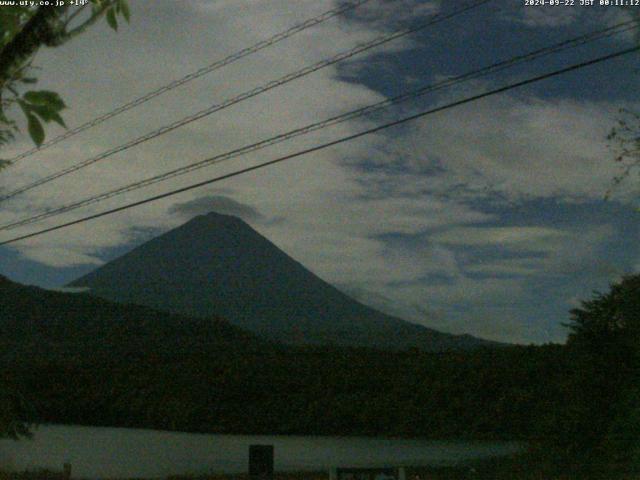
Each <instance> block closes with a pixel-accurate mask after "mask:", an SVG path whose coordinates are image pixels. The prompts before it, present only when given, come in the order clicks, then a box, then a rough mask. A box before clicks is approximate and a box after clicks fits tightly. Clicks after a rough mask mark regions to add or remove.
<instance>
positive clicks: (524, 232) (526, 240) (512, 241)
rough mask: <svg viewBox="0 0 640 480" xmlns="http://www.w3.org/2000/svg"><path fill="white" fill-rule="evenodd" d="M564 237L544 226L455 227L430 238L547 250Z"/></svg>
mask: <svg viewBox="0 0 640 480" xmlns="http://www.w3.org/2000/svg"><path fill="white" fill-rule="evenodd" d="M564 237H565V233H564V232H562V231H559V230H556V229H552V228H545V227H456V228H452V229H449V230H446V231H444V232H440V233H436V234H434V235H432V236H431V239H432V240H433V241H435V242H441V243H446V244H449V245H467V246H500V247H503V248H508V249H517V250H527V251H548V250H553V249H555V248H556V247H557V245H558V241H562V240H563V238H564Z"/></svg>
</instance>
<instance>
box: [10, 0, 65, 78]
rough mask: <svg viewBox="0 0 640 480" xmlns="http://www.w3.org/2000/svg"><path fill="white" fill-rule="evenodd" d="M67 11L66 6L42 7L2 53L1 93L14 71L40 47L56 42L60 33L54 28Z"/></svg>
mask: <svg viewBox="0 0 640 480" xmlns="http://www.w3.org/2000/svg"><path fill="white" fill-rule="evenodd" d="M65 10H66V7H64V6H61V7H44V6H43V7H40V8H39V9H38V11H37V12H36V13H35V14H34V15H33V16H32V17H31V18H30V19H29V20H28V21H27V23H26V24H25V26H24V27H23V28H22V30H20V32H18V33H17V34H16V36H15V37H13V39H11V41H10V42H9V43H7V45H5V47H4V48H3V49H2V51H0V91H1V90H2V88H3V87H4V85H5V84H6V82H7V81H8V80H9V79H10V78H11V76H12V74H13V71H14V69H16V68H19V67H20V66H21V65H22V64H23V63H24V62H25V61H26V60H28V59H29V58H30V57H31V56H32V55H33V54H35V53H36V52H37V51H38V49H39V48H40V46H42V45H43V44H45V45H46V44H49V43H50V42H53V41H54V40H55V37H56V36H57V35H59V32H57V31H56V29H55V28H54V22H55V20H57V19H58V17H59V16H60V15H61V14H62V13H64V11H65Z"/></svg>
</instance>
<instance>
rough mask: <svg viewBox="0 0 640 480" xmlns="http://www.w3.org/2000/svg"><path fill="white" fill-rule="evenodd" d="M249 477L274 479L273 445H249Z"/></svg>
mask: <svg viewBox="0 0 640 480" xmlns="http://www.w3.org/2000/svg"><path fill="white" fill-rule="evenodd" d="M249 478H250V479H251V480H273V445H249Z"/></svg>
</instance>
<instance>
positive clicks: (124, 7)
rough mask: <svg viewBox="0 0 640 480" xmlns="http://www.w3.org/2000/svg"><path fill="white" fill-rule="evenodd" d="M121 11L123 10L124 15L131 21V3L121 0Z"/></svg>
mask: <svg viewBox="0 0 640 480" xmlns="http://www.w3.org/2000/svg"><path fill="white" fill-rule="evenodd" d="M119 4H120V11H121V12H122V16H123V17H124V19H125V20H126V21H127V23H129V19H130V18H131V10H129V3H128V2H127V0H120V2H119Z"/></svg>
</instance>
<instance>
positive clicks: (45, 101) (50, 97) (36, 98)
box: [24, 90, 66, 110]
mask: <svg viewBox="0 0 640 480" xmlns="http://www.w3.org/2000/svg"><path fill="white" fill-rule="evenodd" d="M24 99H25V100H26V101H27V102H29V103H33V104H34V105H44V106H49V107H53V108H54V109H55V110H62V109H63V108H64V107H65V106H66V105H65V104H64V102H63V101H62V99H61V98H60V95H58V94H57V93H56V92H51V91H49V90H39V91H33V90H31V91H29V92H27V93H25V94H24Z"/></svg>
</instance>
